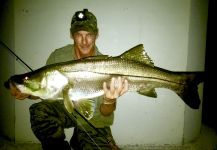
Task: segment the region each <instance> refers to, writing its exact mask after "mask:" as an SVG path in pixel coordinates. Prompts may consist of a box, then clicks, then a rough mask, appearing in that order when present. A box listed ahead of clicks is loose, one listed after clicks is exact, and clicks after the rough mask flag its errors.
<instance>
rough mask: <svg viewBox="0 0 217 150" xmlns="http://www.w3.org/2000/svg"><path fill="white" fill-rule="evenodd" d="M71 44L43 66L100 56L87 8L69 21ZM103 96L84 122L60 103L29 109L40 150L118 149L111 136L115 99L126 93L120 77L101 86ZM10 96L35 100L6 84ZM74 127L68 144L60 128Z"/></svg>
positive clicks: (93, 19) (79, 114) (95, 31)
mask: <svg viewBox="0 0 217 150" xmlns="http://www.w3.org/2000/svg"><path fill="white" fill-rule="evenodd" d="M70 33H71V38H72V40H73V41H74V44H73V45H67V46H65V47H63V48H60V49H56V50H55V51H54V52H52V53H51V55H50V56H49V58H48V60H47V63H46V64H53V63H58V62H64V61H69V60H73V59H80V58H84V57H88V56H94V55H101V53H100V52H99V51H98V49H97V47H96V45H95V42H96V39H97V37H98V28H97V19H96V17H95V16H94V15H93V14H92V13H91V12H89V11H88V10H87V9H84V10H83V11H78V12H76V13H75V14H74V15H73V17H72V21H71V29H70ZM103 89H104V92H105V94H104V96H103V97H98V98H96V99H95V101H94V102H95V104H94V108H95V110H94V113H93V116H92V117H91V119H90V120H88V121H87V119H85V117H84V116H82V113H81V112H73V113H72V114H70V113H69V112H68V111H67V110H66V108H65V107H64V104H63V101H59V100H56V101H49V100H43V101H41V102H38V103H35V104H33V105H32V106H31V107H30V121H31V128H32V130H33V132H34V134H35V135H36V137H37V138H38V139H39V140H40V142H41V144H42V147H43V149H44V150H51V149H52V150H70V145H71V147H72V148H73V149H76V150H77V149H78V150H81V149H91V150H92V149H102V150H106V149H118V147H117V145H116V144H115V141H114V139H113V137H112V134H111V129H110V125H112V123H113V118H114V114H113V112H114V110H115V108H116V99H117V98H118V97H119V96H121V95H123V94H124V93H125V92H126V91H127V90H128V82H127V81H126V80H124V79H122V78H121V77H118V78H113V79H112V80H111V82H110V84H109V85H108V84H107V83H103ZM10 91H11V94H12V95H13V96H14V97H15V98H16V99H19V100H23V99H25V98H30V99H37V97H33V96H31V95H27V94H25V93H21V92H20V91H19V90H18V89H17V88H16V87H14V86H13V85H12V84H10ZM71 127H74V132H73V136H72V138H71V140H70V145H69V143H68V142H67V141H66V140H65V134H64V128H71Z"/></svg>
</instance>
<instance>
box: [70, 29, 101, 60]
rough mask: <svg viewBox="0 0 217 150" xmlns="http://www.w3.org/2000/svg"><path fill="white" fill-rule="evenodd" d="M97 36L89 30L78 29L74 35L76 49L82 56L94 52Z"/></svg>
mask: <svg viewBox="0 0 217 150" xmlns="http://www.w3.org/2000/svg"><path fill="white" fill-rule="evenodd" d="M97 36H98V35H96V34H94V33H91V32H88V31H78V32H76V33H74V34H73V35H72V38H73V39H74V45H75V49H76V50H77V51H78V52H79V54H80V55H81V56H89V55H90V54H92V53H93V51H94V46H95V41H96V39H97Z"/></svg>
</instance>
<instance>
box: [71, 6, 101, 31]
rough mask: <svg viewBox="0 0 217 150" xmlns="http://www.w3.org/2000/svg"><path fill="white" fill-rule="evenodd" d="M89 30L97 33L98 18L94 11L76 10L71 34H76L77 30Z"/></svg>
mask: <svg viewBox="0 0 217 150" xmlns="http://www.w3.org/2000/svg"><path fill="white" fill-rule="evenodd" d="M81 30H84V31H88V32H92V33H95V34H97V33H98V28H97V19H96V17H95V16H94V14H93V13H91V12H89V11H88V9H84V10H83V11H77V12H75V14H74V16H73V17H72V21H71V29H70V31H71V34H74V33H75V32H77V31H81Z"/></svg>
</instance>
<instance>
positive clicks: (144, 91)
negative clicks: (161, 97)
mask: <svg viewBox="0 0 217 150" xmlns="http://www.w3.org/2000/svg"><path fill="white" fill-rule="evenodd" d="M137 92H138V93H139V94H141V95H145V96H149V97H153V98H156V97H157V93H156V91H155V89H153V88H152V89H149V88H143V89H140V90H138V91H137Z"/></svg>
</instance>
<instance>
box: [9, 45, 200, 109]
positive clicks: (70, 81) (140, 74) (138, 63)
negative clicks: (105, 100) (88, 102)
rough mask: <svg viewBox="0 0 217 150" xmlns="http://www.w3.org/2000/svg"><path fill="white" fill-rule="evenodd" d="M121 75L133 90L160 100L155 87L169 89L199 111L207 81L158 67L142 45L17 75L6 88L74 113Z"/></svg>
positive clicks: (197, 76) (191, 74) (196, 74)
mask: <svg viewBox="0 0 217 150" xmlns="http://www.w3.org/2000/svg"><path fill="white" fill-rule="evenodd" d="M118 76H121V77H123V78H125V79H127V80H128V83H129V91H137V92H138V93H139V94H142V95H145V96H150V97H157V94H156V92H155V88H168V89H170V90H173V91H174V92H175V93H176V94H178V95H179V96H180V97H181V99H183V101H184V102H185V103H186V104H187V105H189V106H190V107H191V108H193V109H198V108H199V105H200V99H199V95H198V90H197V86H198V84H199V83H200V82H203V73H202V72H174V71H169V70H166V69H162V68H159V67H156V66H154V64H153V62H152V60H151V59H150V57H149V56H148V55H147V53H146V52H145V51H144V49H143V45H142V44H140V45H137V46H135V47H133V48H132V49H130V50H128V51H126V52H124V53H123V54H121V55H120V56H116V57H109V56H104V55H102V56H94V57H87V58H84V59H79V60H73V61H68V62H63V63H57V64H52V65H48V66H44V67H42V68H39V69H37V70H35V71H33V72H29V73H25V74H20V75H14V76H12V77H10V78H9V80H8V81H6V82H5V86H6V87H7V88H8V87H9V83H12V84H14V85H16V86H17V88H18V89H19V90H20V91H21V92H22V93H26V94H31V95H33V96H38V97H40V98H41V99H63V100H64V104H65V106H66V108H67V110H68V111H69V112H72V111H73V106H74V105H73V103H72V101H74V102H76V101H79V100H82V99H91V98H94V97H98V96H101V95H103V94H104V91H103V82H104V81H106V82H110V80H111V78H112V77H118Z"/></svg>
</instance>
